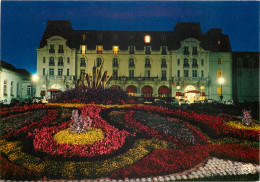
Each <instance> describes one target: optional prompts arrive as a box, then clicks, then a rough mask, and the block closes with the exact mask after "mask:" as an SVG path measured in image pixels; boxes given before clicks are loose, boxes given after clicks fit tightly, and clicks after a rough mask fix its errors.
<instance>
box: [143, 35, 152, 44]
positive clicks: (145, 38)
mask: <svg viewBox="0 0 260 182" xmlns="http://www.w3.org/2000/svg"><path fill="white" fill-rule="evenodd" d="M144 42H145V43H147V44H148V43H150V42H151V36H150V35H146V36H144Z"/></svg>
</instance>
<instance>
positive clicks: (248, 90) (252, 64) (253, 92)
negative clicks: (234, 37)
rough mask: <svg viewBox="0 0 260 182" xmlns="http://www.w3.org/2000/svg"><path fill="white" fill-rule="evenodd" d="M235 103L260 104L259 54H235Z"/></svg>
mask: <svg viewBox="0 0 260 182" xmlns="http://www.w3.org/2000/svg"><path fill="white" fill-rule="evenodd" d="M232 67H233V98H234V102H236V103H237V102H252V101H258V102H259V52H233V65H232Z"/></svg>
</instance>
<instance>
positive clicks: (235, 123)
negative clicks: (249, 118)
mask: <svg viewBox="0 0 260 182" xmlns="http://www.w3.org/2000/svg"><path fill="white" fill-rule="evenodd" d="M224 124H225V125H227V126H231V127H232V128H236V129H243V130H255V131H259V130H260V126H259V125H258V124H256V123H252V124H251V125H250V126H245V125H244V124H243V123H242V122H240V121H228V122H225V123H224Z"/></svg>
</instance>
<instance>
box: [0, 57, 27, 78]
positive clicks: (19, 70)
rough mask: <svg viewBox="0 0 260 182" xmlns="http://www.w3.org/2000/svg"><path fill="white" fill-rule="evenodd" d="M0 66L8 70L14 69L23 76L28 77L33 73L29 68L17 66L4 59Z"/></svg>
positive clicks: (0, 61)
mask: <svg viewBox="0 0 260 182" xmlns="http://www.w3.org/2000/svg"><path fill="white" fill-rule="evenodd" d="M0 68H5V69H7V70H10V71H13V72H15V73H18V74H20V75H21V76H25V77H28V78H29V77H30V76H31V74H30V73H29V72H28V71H27V70H25V69H18V68H15V67H14V66H13V65H11V64H10V63H7V62H5V61H2V60H0Z"/></svg>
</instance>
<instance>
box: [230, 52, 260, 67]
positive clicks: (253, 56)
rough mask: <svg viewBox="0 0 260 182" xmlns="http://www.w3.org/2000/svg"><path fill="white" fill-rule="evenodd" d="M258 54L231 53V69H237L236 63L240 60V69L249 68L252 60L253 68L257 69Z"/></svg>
mask: <svg viewBox="0 0 260 182" xmlns="http://www.w3.org/2000/svg"><path fill="white" fill-rule="evenodd" d="M259 56H260V55H259V52H233V53H232V58H233V67H235V68H236V67H237V61H238V60H239V59H240V60H242V67H243V68H246V67H249V62H250V60H254V67H255V68H259V59H260V57H259Z"/></svg>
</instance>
